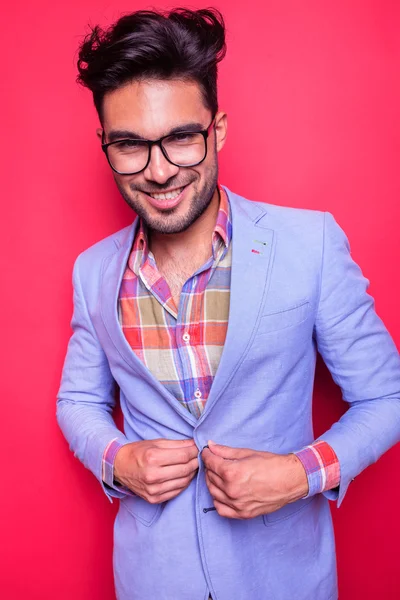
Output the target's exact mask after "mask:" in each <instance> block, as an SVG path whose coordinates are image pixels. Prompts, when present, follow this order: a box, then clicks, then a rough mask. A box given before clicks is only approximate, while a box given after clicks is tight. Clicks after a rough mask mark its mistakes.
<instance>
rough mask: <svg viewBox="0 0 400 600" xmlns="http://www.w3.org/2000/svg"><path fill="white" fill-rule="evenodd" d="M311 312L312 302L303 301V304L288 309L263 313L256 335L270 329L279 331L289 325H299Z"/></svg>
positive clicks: (267, 331)
mask: <svg viewBox="0 0 400 600" xmlns="http://www.w3.org/2000/svg"><path fill="white" fill-rule="evenodd" d="M309 314H310V303H309V302H303V304H300V305H298V306H294V307H293V308H288V309H287V310H282V311H280V312H276V313H270V314H267V315H262V317H261V319H260V322H259V324H258V328H257V331H256V335H261V334H263V333H269V332H270V331H278V330H279V329H286V328H287V327H293V325H299V324H300V323H302V322H303V321H305V320H306V319H307V317H308V315H309Z"/></svg>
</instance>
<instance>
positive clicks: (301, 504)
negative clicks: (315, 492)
mask: <svg viewBox="0 0 400 600" xmlns="http://www.w3.org/2000/svg"><path fill="white" fill-rule="evenodd" d="M314 498H315V496H310V497H309V498H305V499H304V500H303V499H301V500H296V502H291V503H290V504H286V506H282V508H280V509H279V510H275V511H274V512H272V513H269V514H268V515H263V520H264V525H265V526H266V527H269V526H270V525H274V524H275V523H279V522H280V521H285V520H286V519H289V518H290V517H292V516H293V515H295V514H297V513H298V512H300V511H302V510H303V509H304V508H305V507H306V506H308V505H309V504H310V502H312V501H313V500H314Z"/></svg>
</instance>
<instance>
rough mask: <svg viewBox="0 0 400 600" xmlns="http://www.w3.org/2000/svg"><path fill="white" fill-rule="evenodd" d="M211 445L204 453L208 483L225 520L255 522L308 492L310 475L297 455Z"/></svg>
mask: <svg viewBox="0 0 400 600" xmlns="http://www.w3.org/2000/svg"><path fill="white" fill-rule="evenodd" d="M208 446H209V447H208V448H205V449H204V450H203V451H202V458H203V462H204V464H205V466H206V482H207V486H208V489H209V491H210V494H211V496H212V497H213V500H214V506H215V508H216V509H217V512H218V514H219V515H221V516H222V517H229V518H231V519H252V518H253V517H257V516H258V515H264V514H266V513H270V512H274V511H275V510H278V509H279V508H282V506H285V504H288V503H289V502H294V501H295V500H299V499H300V498H303V497H304V496H306V495H307V493H308V480H307V475H306V472H305V469H304V467H303V465H302V463H301V462H300V460H299V459H298V458H297V456H296V455H295V454H273V453H272V452H257V451H256V450H250V449H248V448H231V447H229V446H221V445H219V444H215V443H213V442H208Z"/></svg>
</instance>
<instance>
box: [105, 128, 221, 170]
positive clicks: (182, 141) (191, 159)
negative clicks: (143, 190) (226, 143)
mask: <svg viewBox="0 0 400 600" xmlns="http://www.w3.org/2000/svg"><path fill="white" fill-rule="evenodd" d="M214 121H215V118H214V119H213V120H212V121H211V123H210V125H209V126H208V127H207V129H203V130H202V131H194V132H193V131H179V132H177V133H173V134H170V135H164V136H163V137H161V138H160V139H159V140H141V139H140V140H138V139H134V138H126V139H122V140H116V141H115V142H109V143H108V144H104V132H103V143H102V144H101V147H102V149H103V152H104V153H105V155H106V156H107V160H108V163H109V165H110V167H111V168H112V170H113V171H115V173H118V175H136V174H137V173H140V172H141V171H144V170H145V169H146V167H147V166H148V164H149V162H150V157H151V149H152V147H153V146H158V147H159V148H160V149H161V152H162V153H163V155H164V156H165V158H166V159H167V161H168V162H170V163H171V164H172V165H175V166H177V167H195V166H196V165H199V164H200V163H202V162H203V160H204V159H205V158H206V156H207V138H208V136H209V135H210V130H211V128H212V126H213V125H214Z"/></svg>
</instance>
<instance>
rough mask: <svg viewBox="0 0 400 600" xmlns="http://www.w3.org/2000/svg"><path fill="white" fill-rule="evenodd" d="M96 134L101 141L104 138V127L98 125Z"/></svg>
mask: <svg viewBox="0 0 400 600" xmlns="http://www.w3.org/2000/svg"><path fill="white" fill-rule="evenodd" d="M96 135H97V137H98V138H99V140H100V142H101V140H102V138H103V128H102V127H98V128H97V129H96Z"/></svg>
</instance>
